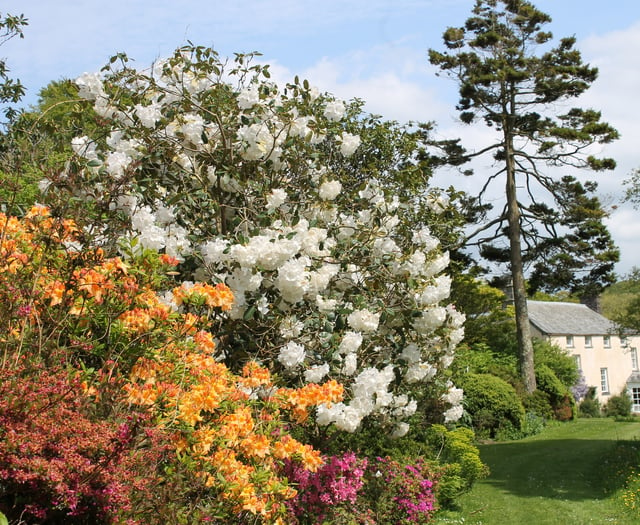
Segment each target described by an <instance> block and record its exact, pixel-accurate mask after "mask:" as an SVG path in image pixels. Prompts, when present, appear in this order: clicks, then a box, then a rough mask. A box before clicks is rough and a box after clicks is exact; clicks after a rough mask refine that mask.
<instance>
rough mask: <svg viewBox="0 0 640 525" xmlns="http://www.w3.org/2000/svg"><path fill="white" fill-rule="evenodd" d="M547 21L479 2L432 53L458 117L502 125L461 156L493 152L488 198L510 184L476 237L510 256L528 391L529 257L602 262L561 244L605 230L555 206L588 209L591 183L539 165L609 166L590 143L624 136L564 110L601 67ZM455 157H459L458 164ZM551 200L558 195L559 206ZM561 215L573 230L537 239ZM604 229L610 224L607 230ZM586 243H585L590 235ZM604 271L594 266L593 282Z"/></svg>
mask: <svg viewBox="0 0 640 525" xmlns="http://www.w3.org/2000/svg"><path fill="white" fill-rule="evenodd" d="M549 22H551V17H550V16H549V15H547V14H545V13H543V12H541V11H539V10H538V9H537V8H536V7H535V6H534V5H533V4H531V3H530V2H527V1H523V0H476V4H475V7H474V8H473V10H472V16H471V17H470V18H469V19H468V20H467V21H466V23H465V25H464V26H463V27H457V28H455V27H452V28H449V29H447V30H446V31H445V33H444V35H443V39H444V44H445V46H446V50H445V51H444V52H439V51H435V50H430V51H429V60H430V62H431V63H432V64H434V65H436V66H438V67H439V68H440V70H441V71H442V72H444V73H445V74H446V75H447V76H449V77H451V78H453V79H454V80H455V81H456V82H457V84H458V86H459V94H460V99H459V103H458V106H457V109H458V110H459V111H460V118H461V120H462V121H463V122H464V123H467V124H472V123H474V122H477V121H478V120H480V121H483V122H484V124H485V125H486V126H488V127H490V128H492V129H494V130H495V131H496V134H495V141H493V142H492V143H491V144H489V145H488V146H486V147H483V148H482V149H481V150H479V151H477V152H474V153H466V156H465V158H467V159H471V158H473V157H477V156H481V155H492V156H493V159H494V161H495V162H494V165H495V166H496V169H495V171H493V172H492V173H490V174H489V175H488V176H487V180H486V182H485V183H484V184H483V186H482V189H481V190H480V195H479V197H478V198H479V201H480V202H482V199H483V197H485V196H486V194H487V192H488V188H489V185H490V183H491V182H493V181H495V180H498V179H501V180H503V181H504V184H505V204H504V207H503V208H501V209H500V210H498V212H497V214H496V216H494V217H492V218H490V217H488V216H487V217H485V222H484V223H483V224H482V225H481V226H480V227H479V228H478V229H477V230H476V231H475V232H473V234H472V237H473V238H475V240H476V242H477V241H481V244H482V245H483V246H484V250H485V252H484V254H485V255H487V256H493V257H495V258H496V259H500V258H501V257H504V258H505V259H506V261H505V262H508V264H509V268H510V274H511V281H512V285H513V293H514V303H515V310H516V325H517V334H518V346H519V364H520V369H521V373H522V379H523V382H524V385H525V388H526V390H527V391H529V392H532V391H533V390H535V388H536V381H535V374H534V366H533V347H532V343H531V334H530V327H529V316H528V312H527V291H526V286H525V265H526V264H527V260H528V258H529V257H537V258H538V260H539V262H542V260H543V259H541V258H542V257H543V256H546V257H547V261H548V262H549V263H550V264H551V265H547V266H545V265H542V266H539V267H538V272H537V274H538V275H540V279H544V278H546V277H548V275H550V274H551V273H553V272H552V271H546V277H545V270H546V269H548V268H552V267H553V265H554V264H555V265H558V267H559V266H560V265H561V264H560V263H562V266H563V269H564V270H565V272H566V273H568V274H569V275H573V274H572V272H573V269H574V268H575V269H579V268H580V269H582V270H584V265H585V264H589V262H588V261H589V260H591V262H592V263H593V262H595V264H596V266H597V265H598V261H596V260H594V259H593V257H591V255H590V254H587V253H585V251H584V250H583V252H582V253H579V252H578V251H574V252H573V253H571V252H570V253H571V257H572V260H570V261H568V260H566V259H565V258H563V257H562V256H561V254H562V253H563V252H564V250H565V248H566V249H570V248H568V247H569V246H570V245H571V242H570V241H575V243H578V241H579V240H580V236H581V235H582V236H584V235H585V233H586V232H588V231H590V232H591V233H599V234H602V233H603V232H602V231H599V232H595V231H594V229H593V228H591V230H589V228H583V227H582V226H583V224H582V223H581V222H580V221H578V222H575V220H574V222H573V223H572V222H571V220H572V219H571V217H573V219H575V218H576V217H579V215H580V214H579V213H578V212H579V211H580V210H579V209H578V208H576V207H575V206H573V207H572V206H568V207H566V209H565V207H560V206H558V205H557V203H561V204H563V205H564V204H566V203H565V202H564V201H563V199H565V198H566V196H567V195H568V194H570V195H571V196H572V197H575V198H576V199H577V201H576V202H578V201H581V203H582V205H583V207H584V205H586V204H589V205H590V206H592V207H593V206H594V205H595V203H594V202H590V203H587V202H586V201H585V199H587V198H588V194H589V191H591V190H593V189H594V188H593V187H587V188H586V189H585V188H584V187H582V186H581V185H580V184H579V183H578V182H577V181H576V180H575V179H571V178H569V179H562V180H561V181H560V182H557V181H555V180H554V179H553V178H552V177H551V176H549V175H548V174H546V173H545V172H544V171H543V169H544V168H545V167H556V168H557V167H572V168H587V169H593V170H607V169H613V168H614V167H615V162H614V161H613V160H612V159H598V158H596V157H594V156H593V155H590V154H589V151H590V149H589V148H590V146H592V145H593V144H595V143H608V142H611V141H612V140H615V139H616V138H617V137H618V133H617V131H616V130H615V129H613V128H612V127H611V126H609V125H608V124H606V123H604V122H601V120H600V113H599V112H597V111H594V110H591V109H586V110H585V109H580V108H569V109H566V108H567V101H568V100H570V99H573V98H575V97H578V96H579V95H581V94H582V93H584V92H585V91H586V90H587V89H588V88H589V87H590V85H591V84H592V83H593V82H594V81H595V80H596V77H597V73H598V72H597V69H596V68H592V67H590V66H589V65H588V64H584V63H583V61H582V57H581V55H580V52H579V51H577V50H576V49H575V48H574V45H575V38H563V39H561V40H560V41H559V43H557V44H556V45H555V46H554V44H553V42H552V40H553V35H552V34H551V33H550V32H547V31H544V30H543V29H542V28H543V26H544V25H545V24H548V23H549ZM558 110H560V111H558ZM563 110H564V111H563ZM459 161H460V159H459V158H457V159H455V162H456V163H459ZM576 184H577V185H578V186H576ZM550 202H553V203H556V204H555V206H554V205H553V204H549V203H550ZM545 203H547V204H545ZM597 207H598V208H599V206H597ZM486 209H488V208H485V210H486ZM583 211H584V210H583ZM554 214H555V215H554ZM596 215H597V213H596ZM558 217H562V219H563V220H564V219H566V221H567V222H566V224H564V227H565V229H566V228H568V229H570V230H573V235H574V236H573V237H572V236H570V235H569V236H568V234H566V233H562V234H558V235H556V236H555V238H556V240H555V241H554V242H548V243H547V244H546V245H545V244H544V243H542V242H539V241H540V239H539V238H538V239H536V237H538V236H539V234H541V233H542V232H543V231H544V230H545V229H546V230H547V232H548V233H551V235H549V236H548V238H554V235H553V231H549V227H552V228H551V230H553V229H554V228H556V229H557V230H556V233H558V231H559V230H560V228H561V226H562V224H561V222H562V221H560V220H559V219H558ZM554 221H558V222H554ZM607 235H608V232H605V233H604V237H605V238H606V237H607ZM501 236H502V237H503V238H506V240H507V241H508V244H507V247H506V249H500V248H496V246H495V244H494V241H496V240H498V239H499V238H500V237H501ZM576 236H577V237H576ZM472 240H473V239H470V242H471V241H472ZM605 241H606V242H604V244H602V243H601V244H602V246H604V250H605V251H606V252H608V254H607V255H606V256H603V259H604V261H603V262H604V264H605V265H608V266H605V268H604V274H607V272H611V270H612V262H611V260H612V259H613V262H615V260H617V250H616V249H615V247H614V246H613V244H612V243H610V242H609V241H610V238H609V240H606V239H605ZM558 243H559V244H558ZM583 244H584V243H583ZM581 246H582V247H583V248H584V246H583V245H581ZM594 249H595V250H598V249H599V248H594ZM536 250H537V252H536ZM586 251H589V250H588V243H587V248H586ZM574 256H575V257H574ZM598 271H599V270H596V271H595V272H594V273H593V274H592V275H593V277H594V278H596V281H597V277H598ZM605 280H606V279H605ZM574 281H575V279H574ZM574 284H576V286H577V284H578V283H577V282H574ZM582 284H584V285H586V283H582ZM570 286H572V285H571V284H570ZM541 287H542V286H541Z"/></svg>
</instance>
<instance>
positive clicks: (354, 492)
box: [285, 452, 367, 523]
mask: <svg viewBox="0 0 640 525" xmlns="http://www.w3.org/2000/svg"><path fill="white" fill-rule="evenodd" d="M324 460H325V463H324V465H323V466H322V467H320V468H319V469H318V471H317V472H309V471H308V470H305V469H304V468H301V467H300V465H299V464H298V463H293V462H291V461H287V463H286V464H285V472H286V475H287V477H288V479H289V481H290V482H292V483H294V484H295V485H296V488H297V490H298V496H297V497H296V498H295V499H294V500H292V501H291V502H290V503H289V505H290V509H291V511H292V512H293V514H294V515H295V516H296V518H301V517H303V516H305V517H307V518H310V517H316V518H317V522H316V523H322V522H323V520H324V519H325V517H326V513H327V509H329V508H331V506H335V505H341V504H345V503H350V504H355V502H356V499H357V498H358V494H359V492H360V489H361V488H362V486H363V484H364V475H365V472H366V468H367V459H366V458H364V459H359V458H357V457H356V455H355V454H354V453H353V452H347V453H345V454H343V455H342V456H329V457H325V458H324Z"/></svg>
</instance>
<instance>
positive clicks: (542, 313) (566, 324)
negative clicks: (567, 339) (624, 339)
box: [527, 301, 615, 335]
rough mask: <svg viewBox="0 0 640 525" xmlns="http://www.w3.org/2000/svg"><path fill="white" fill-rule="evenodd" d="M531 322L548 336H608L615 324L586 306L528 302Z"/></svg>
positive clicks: (612, 331) (613, 330) (613, 331)
mask: <svg viewBox="0 0 640 525" xmlns="http://www.w3.org/2000/svg"><path fill="white" fill-rule="evenodd" d="M527 306H528V310H529V321H530V322H531V324H532V325H534V326H535V327H536V328H537V329H538V330H540V331H541V332H542V333H544V334H546V335H607V334H613V333H615V324H614V323H613V322H612V321H610V320H609V319H607V318H606V317H603V316H602V315H600V314H599V313H597V312H594V311H593V310H592V309H591V308H589V307H588V306H586V305H584V304H577V303H555V302H546V301H527Z"/></svg>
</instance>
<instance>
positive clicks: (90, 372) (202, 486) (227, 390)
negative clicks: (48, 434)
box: [0, 206, 343, 523]
mask: <svg viewBox="0 0 640 525" xmlns="http://www.w3.org/2000/svg"><path fill="white" fill-rule="evenodd" d="M82 239H83V233H82V232H80V231H79V230H78V228H77V227H76V226H75V225H74V223H73V222H71V221H67V220H64V219H59V218H55V217H52V216H51V214H50V212H49V210H48V209H47V208H45V207H40V206H38V207H34V209H33V210H31V212H29V214H28V215H27V216H25V217H24V218H23V219H17V218H15V217H7V216H5V215H2V214H0V300H1V301H2V304H1V305H0V308H1V309H2V312H0V313H1V314H2V318H1V320H0V323H1V324H2V335H0V345H2V346H1V347H2V361H1V363H0V370H5V371H6V370H9V371H10V370H12V369H15V370H16V371H17V370H18V368H20V369H22V368H23V367H24V361H25V359H29V360H34V362H36V361H37V362H40V363H44V364H45V366H47V365H46V363H47V361H53V360H55V362H56V363H60V362H62V364H63V365H65V366H66V367H67V369H68V373H69V377H70V378H73V379H72V381H75V382H76V383H78V384H81V385H82V392H81V394H77V395H82V398H83V401H82V402H81V403H80V402H78V403H71V404H70V406H72V407H73V410H76V411H77V412H78V413H79V414H80V412H82V414H84V416H87V417H88V416H91V417H93V418H94V419H97V420H105V421H111V422H116V421H119V420H121V419H122V418H124V419H126V418H127V416H128V415H130V414H138V413H147V414H148V415H149V416H150V417H151V421H152V422H153V427H154V429H155V430H157V431H158V432H159V434H158V435H168V436H170V443H171V447H172V449H173V459H171V457H166V456H165V460H164V461H165V462H164V464H159V463H158V464H156V466H155V467H154V469H155V471H150V472H148V476H149V478H150V479H151V478H154V477H155V478H156V479H157V481H158V482H160V480H164V483H170V484H172V486H175V485H176V484H178V485H179V486H181V487H182V489H181V490H177V491H175V492H174V493H173V497H174V498H176V500H175V501H173V502H172V503H171V505H165V507H164V510H165V511H166V509H167V508H169V507H171V508H172V509H174V510H173V512H174V514H172V515H170V516H169V515H164V516H163V515H160V514H159V515H158V516H157V519H158V521H159V522H165V521H167V520H169V521H170V520H171V519H174V518H176V516H178V515H180V516H182V518H181V519H185V518H184V517H185V516H187V518H186V519H187V520H188V519H191V520H195V521H194V522H202V521H206V520H209V521H212V520H214V521H215V520H222V521H223V522H224V521H225V520H233V521H234V522H237V523H241V522H243V521H244V520H247V521H251V522H252V523H255V522H257V521H262V522H265V523H282V521H281V520H282V519H283V516H285V515H286V512H287V510H286V507H285V505H284V502H285V501H287V500H289V499H291V498H293V497H294V496H295V494H296V491H295V489H294V488H293V487H291V486H290V485H289V484H288V482H287V479H286V478H284V477H283V476H282V474H281V472H282V471H281V468H280V467H281V465H282V464H283V463H284V462H285V461H295V462H297V463H298V464H300V465H301V466H302V467H303V468H306V469H308V470H311V471H314V470H316V469H317V468H318V467H319V466H320V465H321V464H322V459H321V457H320V454H319V453H318V452H317V451H316V450H314V449H313V448H312V447H311V446H309V445H307V444H305V443H302V442H300V441H298V440H296V439H294V438H293V437H292V436H291V434H290V430H291V428H292V427H293V426H294V425H301V424H304V423H305V422H306V421H307V419H308V418H309V413H310V411H311V410H313V408H314V407H315V406H318V405H319V404H322V403H324V404H327V405H330V404H331V403H334V402H339V401H341V400H342V395H343V389H342V386H341V385H340V384H338V383H337V382H335V381H333V380H329V381H327V382H325V383H324V384H322V385H320V384H313V383H311V384H307V385H305V386H304V387H302V388H279V387H278V386H277V378H274V377H273V376H272V375H271V373H270V372H269V370H268V369H267V368H266V367H263V366H261V365H260V364H258V363H256V362H247V363H246V364H245V366H244V368H243V369H242V371H241V373H239V374H234V373H232V372H231V371H230V370H229V369H228V368H227V367H226V365H225V364H223V363H222V362H219V361H216V359H214V357H213V355H214V351H215V348H216V341H215V337H214V335H213V333H215V331H214V330H215V328H216V326H217V323H219V322H220V320H221V319H222V318H223V317H224V316H225V315H226V314H225V312H226V311H228V310H230V308H231V306H232V304H233V295H232V294H231V292H230V290H229V289H228V288H227V287H226V286H225V285H221V284H219V285H215V286H213V285H208V284H202V283H195V284H192V285H188V286H186V285H184V284H183V285H181V286H179V287H174V288H173V290H171V293H170V294H169V297H170V299H167V298H165V297H164V296H162V295H161V294H160V293H159V290H162V289H167V288H169V285H170V280H169V279H170V275H171V273H172V271H171V270H172V269H173V267H174V266H175V264H176V263H177V261H176V260H175V259H172V258H171V257H168V256H166V255H165V256H159V255H157V254H153V253H144V254H142V255H139V256H137V257H136V258H132V259H130V260H122V259H120V258H117V257H116V258H106V257H105V256H104V253H103V252H102V251H101V250H100V249H99V248H93V249H84V248H82V245H81V241H82ZM18 364H19V365H18ZM69 395H71V394H69ZM87 400H90V401H89V402H87ZM91 403H93V405H92V406H88V405H91ZM47 406H48V405H47ZM84 416H83V417H84ZM25 417H27V418H29V417H31V416H29V413H28V412H27V413H26V415H25ZM32 427H33V428H38V429H40V428H44V427H43V426H42V425H40V426H38V425H32ZM25 439H29V438H28V436H25ZM39 439H42V436H40V437H39ZM70 439H71V441H72V442H73V437H72V438H70ZM1 441H2V438H1V437H0V442H1ZM142 441H144V440H142ZM131 443H134V441H133V440H131ZM73 446H74V445H73V443H72V444H71V445H70V447H71V448H73ZM79 446H80V444H79ZM0 448H1V447H0ZM7 450H9V449H7ZM10 456H11V453H9V456H7V458H5V459H7V464H10V463H11V457H10ZM123 457H124V456H123ZM51 459H52V460H55V461H57V462H59V461H60V460H61V458H51ZM123 461H124V460H123ZM96 468H97V467H96ZM29 475H30V474H29V473H28V472H27V473H25V476H27V477H28V476H29ZM40 475H41V474H40ZM45 477H46V476H45ZM105 479H107V478H105ZM108 479H113V477H111V478H108ZM63 481H64V480H63ZM114 482H115V481H114ZM152 485H153V483H151V484H150V486H152ZM185 487H186V488H185ZM18 488H19V487H18ZM133 489H134V487H132V490H133ZM108 491H109V488H108V487H106V488H105V491H104V492H105V493H108ZM87 497H88V496H87ZM180 498H183V499H184V501H181V500H180ZM156 499H157V498H156ZM156 499H154V498H148V501H146V502H144V503H146V504H147V509H146V510H147V511H148V509H149V508H150V507H152V506H153V505H157V506H158V508H160V507H162V504H161V503H160V502H157V501H156ZM138 503H139V504H141V503H140V502H138ZM52 504H53V502H52ZM87 505H88V506H89V507H91V503H90V502H88V503H87ZM195 507H197V509H195ZM175 509H178V510H175ZM73 510H74V509H67V510H64V509H63V510H62V511H63V512H69V516H71V514H70V513H71V512H72V511H73ZM128 510H131V512H130V514H129V515H130V516H131V515H134V516H135V508H131V509H128ZM110 512H111V514H109V516H107V517H105V519H106V520H107V521H108V520H115V522H118V521H117V519H119V518H116V516H118V513H117V511H116V510H115V509H112V510H110ZM105 516H106V515H105ZM69 519H71V518H69ZM123 519H124V518H123ZM132 519H133V518H132ZM149 519H150V518H149ZM163 520H164V521H163ZM146 522H148V523H151V522H150V521H148V519H146Z"/></svg>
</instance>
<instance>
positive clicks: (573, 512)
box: [435, 419, 640, 525]
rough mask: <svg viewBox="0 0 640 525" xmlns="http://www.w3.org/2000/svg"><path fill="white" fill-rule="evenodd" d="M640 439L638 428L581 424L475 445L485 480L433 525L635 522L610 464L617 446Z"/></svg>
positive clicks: (604, 423)
mask: <svg viewBox="0 0 640 525" xmlns="http://www.w3.org/2000/svg"><path fill="white" fill-rule="evenodd" d="M637 439H640V423H635V422H633V423H619V422H615V421H613V420H611V419H580V420H578V421H575V422H570V423H563V424H559V425H554V426H551V427H549V428H547V429H546V430H545V431H544V432H543V433H542V434H539V435H537V436H534V437H531V438H527V439H523V440H520V441H511V442H505V443H494V444H488V445H481V446H480V453H481V457H482V459H483V461H484V462H485V463H486V464H487V465H489V468H490V469H491V474H490V476H489V477H488V478H487V479H485V480H483V481H481V482H478V483H477V484H476V486H475V487H474V489H473V490H472V491H471V492H470V493H469V494H466V495H465V496H464V497H463V498H462V499H461V501H460V503H461V508H460V511H458V512H451V511H447V512H442V513H441V514H440V515H439V516H438V519H436V521H435V523H437V524H438V525H443V524H465V525H520V524H531V525H583V524H616V525H633V524H638V523H640V512H638V513H636V514H631V513H630V511H627V510H626V509H625V507H624V505H622V502H621V500H620V494H619V490H620V488H621V486H622V483H623V481H624V476H620V475H619V469H618V462H617V461H616V460H615V456H616V450H617V445H618V444H619V442H620V441H628V440H637Z"/></svg>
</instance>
